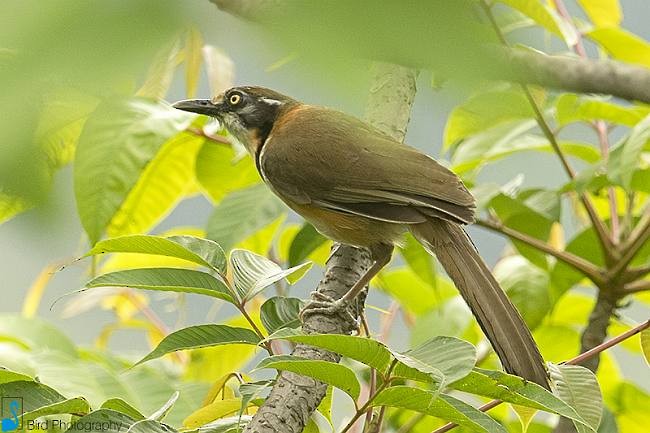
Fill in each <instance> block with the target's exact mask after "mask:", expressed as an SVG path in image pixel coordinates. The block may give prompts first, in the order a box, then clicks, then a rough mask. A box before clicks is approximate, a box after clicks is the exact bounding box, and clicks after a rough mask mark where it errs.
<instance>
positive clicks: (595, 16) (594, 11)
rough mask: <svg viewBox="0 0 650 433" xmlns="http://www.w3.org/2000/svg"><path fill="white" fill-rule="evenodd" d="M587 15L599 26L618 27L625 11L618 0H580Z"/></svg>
mask: <svg viewBox="0 0 650 433" xmlns="http://www.w3.org/2000/svg"><path fill="white" fill-rule="evenodd" d="M578 3H580V6H582V9H584V11H585V12H586V13H587V16H588V17H589V19H590V20H591V22H592V23H594V24H595V25H596V26H598V27H618V26H619V25H620V24H621V20H622V18H623V13H622V12H621V5H620V4H619V3H618V0H578Z"/></svg>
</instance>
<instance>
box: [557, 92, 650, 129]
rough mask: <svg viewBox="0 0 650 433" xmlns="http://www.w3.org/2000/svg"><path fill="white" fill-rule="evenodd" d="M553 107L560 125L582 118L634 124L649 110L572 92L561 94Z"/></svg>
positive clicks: (581, 119) (627, 124) (582, 119)
mask: <svg viewBox="0 0 650 433" xmlns="http://www.w3.org/2000/svg"><path fill="white" fill-rule="evenodd" d="M555 107H556V116H557V120H558V122H559V123H560V125H567V124H569V123H572V122H576V121H584V120H587V121H593V120H605V121H608V122H612V123H616V124H619V125H626V126H634V125H636V124H637V123H638V122H639V121H640V120H641V119H643V118H644V117H645V116H647V115H648V114H649V112H650V110H649V109H648V107H646V106H639V105H629V106H623V105H618V104H614V103H613V102H610V101H607V100H604V99H603V98H596V97H588V96H578V95H576V94H574V93H565V94H563V95H561V96H560V97H559V98H558V99H557V101H556V102H555Z"/></svg>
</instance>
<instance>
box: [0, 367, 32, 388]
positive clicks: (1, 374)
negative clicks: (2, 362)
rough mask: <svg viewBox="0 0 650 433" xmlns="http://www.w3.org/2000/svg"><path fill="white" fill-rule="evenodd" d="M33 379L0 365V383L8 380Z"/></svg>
mask: <svg viewBox="0 0 650 433" xmlns="http://www.w3.org/2000/svg"><path fill="white" fill-rule="evenodd" d="M30 380H34V379H32V378H31V377H30V376H27V375H26V374H22V373H17V372H15V371H11V370H7V369H6V368H4V367H0V385H1V384H3V383H9V382H18V381H30Z"/></svg>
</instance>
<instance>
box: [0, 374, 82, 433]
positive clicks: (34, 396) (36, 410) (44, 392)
mask: <svg viewBox="0 0 650 433" xmlns="http://www.w3.org/2000/svg"><path fill="white" fill-rule="evenodd" d="M0 395H2V396H5V397H6V396H9V397H20V398H21V399H22V400H21V401H20V403H22V407H20V408H19V409H18V411H19V412H22V416H21V422H22V425H23V428H25V427H26V425H27V423H28V422H29V421H32V420H35V419H36V418H39V417H42V416H45V415H58V414H79V415H83V414H86V413H88V412H89V411H90V405H89V404H88V402H87V401H86V400H85V399H84V398H82V397H77V398H71V399H66V398H65V397H64V396H62V395H61V394H59V393H58V392H56V391H55V390H53V389H52V388H50V387H49V386H46V385H43V384H41V383H38V382H34V381H32V380H29V381H14V382H8V383H4V384H1V385H0ZM20 403H19V404H20ZM5 410H6V409H5ZM5 415H7V413H5Z"/></svg>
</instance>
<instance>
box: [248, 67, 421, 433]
mask: <svg viewBox="0 0 650 433" xmlns="http://www.w3.org/2000/svg"><path fill="white" fill-rule="evenodd" d="M415 76H416V75H415V73H414V71H412V70H410V69H406V68H403V67H401V66H395V65H387V64H377V65H376V66H375V79H374V85H373V86H372V88H371V93H370V97H369V100H368V109H367V112H366V119H367V120H368V121H369V122H371V123H372V124H373V125H374V126H376V127H378V128H379V129H381V130H382V131H383V132H385V133H387V134H389V135H390V136H392V137H394V138H395V139H396V140H398V141H402V140H403V139H404V135H405V134H406V125H407V124H408V121H409V116H410V112H411V105H412V103H413V98H414V96H415ZM335 248H336V251H335V252H334V253H333V255H332V257H331V258H330V260H329V261H328V263H327V267H326V269H325V276H324V277H323V279H322V280H321V281H320V283H319V285H318V289H317V291H318V292H320V293H322V294H325V295H327V296H330V297H332V298H334V299H340V298H341V297H342V296H343V295H345V293H347V291H348V290H349V289H350V288H351V287H352V285H353V284H354V283H355V282H356V281H358V279H359V278H360V277H361V275H362V274H363V273H364V272H365V271H366V270H367V269H368V267H369V266H370V264H371V259H370V255H369V253H368V251H367V250H365V249H358V248H354V247H351V246H347V245H340V246H336V247H335ZM362 311H363V307H362V306H361V307H359V308H358V309H357V311H356V312H355V313H356V315H357V316H359V315H360V314H361V312H362ZM347 323H348V320H347V319H346V318H343V317H338V316H328V315H316V314H314V315H309V316H307V317H306V318H305V319H304V322H303V330H304V331H305V332H307V333H321V334H327V333H329V334H349V333H351V331H353V330H351V329H349V325H348V324H347ZM293 355H295V356H299V357H302V358H307V359H317V360H325V361H330V362H338V361H339V359H340V356H339V355H337V354H334V353H331V352H327V351H324V350H320V349H316V348H312V347H309V346H305V345H297V346H296V349H295V350H294V352H293ZM326 391H327V385H326V384H324V383H322V382H319V381H317V380H314V379H312V378H309V377H304V376H300V375H298V374H295V373H291V372H282V373H281V374H280V377H279V378H278V380H277V381H276V384H275V385H274V386H273V389H272V390H271V394H270V395H269V397H268V398H267V400H266V401H265V403H264V404H263V405H262V407H260V409H259V410H258V412H257V413H256V414H255V416H254V417H253V419H252V420H251V421H250V423H249V424H248V425H247V426H246V429H245V430H244V431H245V432H247V433H253V432H254V433H299V432H302V430H303V429H304V427H305V425H306V424H307V421H308V420H309V417H310V416H311V414H312V413H313V412H314V410H316V407H317V406H318V405H319V404H320V402H321V400H322V399H323V397H325V392H326Z"/></svg>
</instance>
